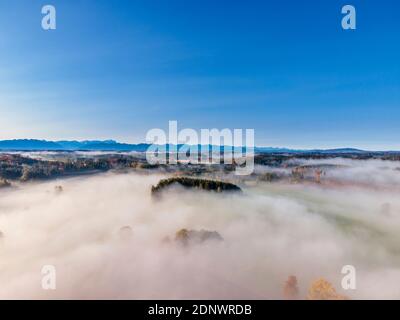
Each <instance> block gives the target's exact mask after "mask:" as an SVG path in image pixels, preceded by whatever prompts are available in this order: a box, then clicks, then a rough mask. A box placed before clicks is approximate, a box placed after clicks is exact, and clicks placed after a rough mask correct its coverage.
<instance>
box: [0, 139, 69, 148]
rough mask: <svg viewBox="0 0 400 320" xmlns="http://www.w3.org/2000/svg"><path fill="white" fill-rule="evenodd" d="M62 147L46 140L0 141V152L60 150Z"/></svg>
mask: <svg viewBox="0 0 400 320" xmlns="http://www.w3.org/2000/svg"><path fill="white" fill-rule="evenodd" d="M62 149H63V147H62V146H61V145H60V144H58V143H57V142H53V141H46V140H28V139H21V140H3V141H0V150H15V151H17V150H18V151H23V150H32V151H37V150H62Z"/></svg>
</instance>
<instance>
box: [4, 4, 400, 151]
mask: <svg viewBox="0 0 400 320" xmlns="http://www.w3.org/2000/svg"><path fill="white" fill-rule="evenodd" d="M45 4H53V5H54V6H55V7H56V9H57V30H55V31H44V30H42V28H41V19H42V14H41V7H42V6H43V5H45ZM345 4H352V5H354V6H355V7H356V10H357V29H356V30H354V31H350V30H347V31H345V30H343V29H342V28H341V18H342V14H341V8H342V6H343V5H345ZM168 120H178V123H179V126H180V128H185V127H190V128H194V129H196V130H198V129H200V128H214V127H215V128H219V129H223V128H232V129H233V128H243V129H245V128H254V129H255V136H256V144H257V145H263V146H286V147H307V148H309V147H322V148H330V147H343V146H349V147H360V148H366V149H398V150H400V1H396V0H392V1H389V0H379V1H378V0H362V1H355V0H349V1H336V0H318V1H317V0H315V1H310V0H303V1H299V0H292V1H288V0H279V1H267V0H263V1H251V0H249V1H239V0H235V1H233V0H230V1H224V0H212V1H208V0H201V1H200V0H182V1H175V0H165V1H154V0H152V1H150V0H142V1H133V0H130V1H128V0H126V1H124V0H118V1H111V0H108V1H105V0H81V1H78V0H68V1H67V0H64V1H60V0H46V1H36V0H24V1H23V0H14V1H8V0H7V1H6V0H0V139H13V138H39V139H53V140H57V139H80V140H81V139H116V140H120V141H124V142H141V141H144V139H145V135H146V132H147V131H148V130H149V129H152V128H157V127H160V128H167V125H168Z"/></svg>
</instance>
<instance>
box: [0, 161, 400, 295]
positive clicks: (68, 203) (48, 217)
mask: <svg viewBox="0 0 400 320" xmlns="http://www.w3.org/2000/svg"><path fill="white" fill-rule="evenodd" d="M337 161H338V162H340V163H341V162H344V163H342V164H344V165H347V166H343V167H337V168H335V169H334V170H333V171H330V172H328V173H327V175H328V174H329V175H331V176H334V177H335V178H336V179H343V180H346V181H352V180H360V179H362V181H363V182H364V183H366V184H367V185H362V186H359V185H357V186H351V185H344V186H332V185H330V186H327V185H324V183H323V179H322V183H321V184H312V183H307V184H301V183H297V184H290V183H288V182H285V183H279V182H277V183H266V182H264V183H259V184H257V185H256V186H251V187H249V186H248V187H243V191H244V193H243V194H242V195H239V194H217V193H206V192H200V191H196V192H195V191H185V192H183V191H182V190H181V189H175V190H170V191H168V192H167V193H166V194H165V196H164V197H162V199H161V200H158V201H154V199H152V197H151V194H150V188H151V185H153V184H156V183H157V182H158V181H159V180H160V179H161V178H163V176H160V175H157V174H154V175H140V174H134V173H132V174H115V173H107V174H103V175H97V176H91V177H84V178H73V179H66V180H58V181H51V182H45V183H27V184H21V185H18V186H17V187H16V188H12V189H2V190H0V231H1V232H2V234H3V236H2V238H1V239H0V284H1V285H0V298H2V299H5V298H6V299H8V298H37V299H42V298H75V299H89V298H93V299H96V298H111V299H122V298H132V299H135V298H148V299H163V298H167V299H170V298H173V299H174V298H180V299H190V298H209V299H213V298H221V299H222V298H224V299H225V298H226V299H230V298H255V299H282V298H283V293H282V288H283V286H284V283H285V281H286V280H287V278H288V276H290V275H295V276H296V277H297V280H298V286H299V289H300V298H305V297H306V296H307V291H308V288H309V286H310V285H311V283H312V282H313V281H314V280H316V279H318V278H321V277H323V278H325V279H327V280H328V281H329V282H331V283H332V284H333V285H334V287H335V288H336V289H337V291H338V292H339V293H341V294H344V295H346V296H348V297H350V298H353V299H366V298H367V299H372V298H389V299H391V298H397V299H400V285H399V283H400V232H399V231H400V197H399V196H398V191H392V189H391V186H394V185H396V184H397V187H398V186H399V185H400V171H398V170H397V169H396V168H397V163H393V162H383V161H359V162H354V161H353V162H351V163H350V164H351V166H350V168H349V167H348V165H349V161H346V160H337ZM311 163H314V164H315V162H309V163H308V162H307V163H305V164H311ZM324 163H327V162H326V161H325V162H324ZM335 164H338V163H335ZM399 166H400V165H399ZM360 177H361V178H360ZM57 185H61V186H62V188H63V191H62V192H60V191H59V190H58V191H57V190H56V189H55V186H57ZM124 226H130V227H131V229H132V232H131V233H129V229H128V228H125V229H123V230H125V231H126V230H128V232H125V231H124V232H122V231H121V230H120V229H121V227H124ZM182 228H187V229H196V230H200V229H206V230H212V231H214V230H215V231H218V232H219V234H220V235H221V236H222V237H223V239H224V240H223V241H219V242H218V241H208V242H205V243H203V244H195V245H191V246H189V247H182V246H180V245H177V244H176V243H175V242H174V237H175V232H176V231H178V230H179V229H182ZM167 236H169V238H170V239H171V241H170V242H168V241H166V240H165V238H166V237H167ZM349 264H350V265H353V266H354V267H355V268H356V272H357V273H356V285H357V289H356V290H347V291H345V290H343V289H342V288H341V279H342V277H343V275H342V274H341V269H342V267H343V266H344V265H349ZM43 265H54V266H55V267H56V271H57V278H56V280H57V282H56V283H57V288H56V290H43V289H42V286H41V282H42V274H41V269H42V266H43Z"/></svg>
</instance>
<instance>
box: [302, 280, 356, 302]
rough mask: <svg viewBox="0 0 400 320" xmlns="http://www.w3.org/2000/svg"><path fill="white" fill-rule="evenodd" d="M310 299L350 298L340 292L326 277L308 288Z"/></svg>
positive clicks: (308, 297)
mask: <svg viewBox="0 0 400 320" xmlns="http://www.w3.org/2000/svg"><path fill="white" fill-rule="evenodd" d="M307 299H308V300H348V299H349V298H348V297H346V296H342V295H340V294H338V293H337V292H336V290H335V288H334V287H333V285H332V284H331V283H330V282H328V281H326V280H325V279H324V278H321V279H318V280H316V281H314V282H313V283H312V285H311V287H310V289H309V290H308V296H307Z"/></svg>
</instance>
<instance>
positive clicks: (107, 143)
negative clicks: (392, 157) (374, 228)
mask: <svg viewBox="0 0 400 320" xmlns="http://www.w3.org/2000/svg"><path fill="white" fill-rule="evenodd" d="M149 146H150V144H147V143H140V144H128V143H120V142H117V141H114V140H103V141H101V140H87V141H46V140H35V139H19V140H2V141H1V140H0V150H3V151H78V150H79V151H116V152H117V151H137V152H145V151H146V150H147V149H148V148H149ZM180 146H182V145H178V149H179V147H180ZM200 147H201V146H200V145H199V149H200ZM217 148H218V147H217ZM220 148H221V150H222V148H223V147H220ZM236 149H239V150H240V148H236ZM255 152H257V153H336V154H337V153H364V152H368V151H364V150H359V149H354V148H339V149H326V150H324V149H311V150H301V149H299V150H298V149H288V148H273V147H256V148H255Z"/></svg>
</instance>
